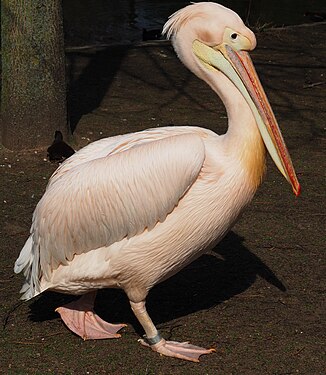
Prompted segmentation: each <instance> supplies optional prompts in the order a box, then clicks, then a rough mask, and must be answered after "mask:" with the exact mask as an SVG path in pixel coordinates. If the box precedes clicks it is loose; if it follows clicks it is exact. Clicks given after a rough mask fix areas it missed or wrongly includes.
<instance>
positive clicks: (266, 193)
mask: <svg viewBox="0 0 326 375" xmlns="http://www.w3.org/2000/svg"><path fill="white" fill-rule="evenodd" d="M325 38H326V25H325V24H319V25H315V26H300V27H292V28H285V29H272V30H266V31H264V32H261V33H259V34H258V48H257V49H256V51H254V52H253V53H252V57H253V60H254V62H255V64H256V68H257V71H258V73H259V75H260V77H261V80H262V82H263V85H264V87H265V89H266V91H267V93H268V96H269V98H270V102H271V103H272V107H273V109H274V111H275V113H276V116H277V118H278V120H279V123H280V126H281V128H282V130H283V134H284V137H285V139H286V141H287V144H288V147H289V150H290V153H291V156H292V159H293V161H294V164H295V167H296V170H297V172H298V176H299V179H300V182H301V184H302V195H301V196H300V197H299V198H295V197H294V195H293V194H292V192H291V188H290V186H289V185H288V184H287V183H286V181H285V180H284V178H283V177H282V176H281V175H280V173H279V172H278V171H277V170H276V167H275V166H274V165H272V163H271V162H270V160H269V161H268V173H267V176H266V179H265V181H264V183H263V185H262V186H261V188H260V189H259V191H258V193H257V195H256V197H255V199H254V201H253V202H252V204H251V206H250V207H249V209H248V210H247V211H246V213H245V214H244V216H243V217H242V219H241V220H240V221H239V222H238V224H237V225H236V226H235V227H234V228H233V231H232V232H231V233H230V234H229V235H228V236H227V237H226V238H225V240H224V241H223V242H222V243H221V244H220V245H219V246H218V247H216V249H214V251H212V252H210V253H209V254H208V255H205V256H203V257H201V258H200V259H198V260H197V261H196V262H194V263H193V264H191V265H190V266H189V267H187V268H186V269H184V270H183V271H182V272H180V273H179V274H178V275H176V276H175V277H173V278H171V279H169V280H168V281H166V282H164V283H162V284H160V285H158V286H156V287H155V288H154V289H153V290H152V291H151V293H150V295H149V298H148V310H149V312H150V314H151V316H152V318H153V320H154V322H155V323H157V324H158V327H159V329H160V330H161V332H162V334H163V335H164V337H165V338H168V339H172V340H183V341H185V340H189V341H191V343H194V344H197V345H201V346H205V347H214V348H216V353H215V354H212V355H209V356H203V357H202V358H201V362H200V363H199V364H193V363H188V362H184V361H180V360H177V359H173V358H166V357H160V356H159V355H157V354H156V353H154V352H152V351H151V350H149V349H146V348H143V347H141V346H140V344H139V343H137V339H138V338H139V335H141V334H142V330H141V328H140V326H139V325H138V323H137V322H136V320H135V318H134V317H133V315H132V313H131V311H130V308H129V305H128V301H127V298H126V296H125V295H124V294H123V293H122V292H121V291H117V290H105V291H102V292H100V293H99V296H98V299H97V305H96V310H97V311H98V313H99V314H100V315H101V316H102V317H103V318H105V319H107V320H109V321H110V322H124V323H127V324H128V326H127V328H125V329H124V330H123V332H122V338H121V339H119V340H103V341H101V340H99V341H82V340H81V339H80V338H78V337H77V336H75V335H74V334H72V333H70V332H69V331H68V330H67V329H66V328H65V326H64V325H63V323H62V322H61V321H60V319H59V316H58V315H57V314H56V313H55V312H54V309H55V308H56V307H57V306H59V305H60V304H62V303H64V302H65V301H68V300H69V299H70V297H69V296H68V297H67V296H63V295H59V294H55V293H44V295H42V296H40V297H38V298H35V299H34V300H32V301H29V302H27V303H23V302H20V301H19V289H20V287H21V284H22V282H23V277H22V276H21V275H13V263H14V261H15V259H16V258H17V256H18V254H19V252H20V250H21V248H22V246H23V244H24V241H25V240H26V238H27V236H28V231H29V227H30V223H31V218H32V213H33V210H34V208H35V205H36V204H37V202H38V200H39V199H40V197H41V196H42V194H43V192H44V189H45V186H46V183H47V180H48V178H49V177H50V175H51V174H52V172H53V171H54V170H55V168H56V165H54V164H51V163H49V162H48V161H46V151H45V150H34V151H31V152H9V151H8V150H4V149H0V176H1V178H0V210H1V216H0V238H1V240H0V241H1V244H0V247H1V251H0V265H1V267H0V300H1V306H0V316H1V324H2V325H1V328H0V330H1V336H0V373H4V374H46V373H53V374H119V375H120V374H164V375H168V374H226V375H229V374H235V375H238V374H277V375H288V374H307V375H317V374H325V369H326V363H325V347H326V342H325V324H324V323H325V293H324V292H325V257H324V253H325V139H324V138H323V132H324V130H325V124H326V105H325V94H326V84H325V78H326V76H325V74H326V73H325V67H326V52H325ZM67 60H68V63H69V64H68V65H69V69H68V70H69V78H70V92H71V95H70V99H69V108H70V118H71V123H72V125H73V126H74V127H75V128H76V129H75V147H76V148H79V147H81V146H82V145H85V144H87V143H89V142H91V141H94V140H96V139H99V138H102V137H105V136H111V135H115V134H119V133H125V132H130V131H136V130H140V129H144V128H148V127H155V126H163V125H168V124H174V125H186V124H187V125H199V126H203V127H209V128H211V129H213V130H214V131H216V132H217V133H222V132H224V131H225V128H226V121H227V120H226V118H225V110H224V108H223V106H222V105H221V103H220V101H219V100H217V98H216V97H215V95H214V94H213V92H211V90H210V89H209V88H208V87H206V85H205V84H203V83H202V82H200V81H199V80H198V79H197V78H195V77H194V76H193V75H192V74H191V73H189V72H188V71H187V70H186V69H185V68H184V67H183V66H182V65H181V64H180V62H179V61H178V60H177V58H176V57H175V55H174V53H173V52H172V50H171V47H170V46H169V45H168V44H166V43H162V42H161V43H159V42H157V43H156V44H155V43H154V44H148V45H142V46H138V47H130V48H127V47H115V48H107V49H102V50H98V51H94V50H83V51H79V52H76V51H75V52H73V53H72V52H69V53H68V54H67ZM51 139H52V134H51V135H49V144H50V142H51Z"/></svg>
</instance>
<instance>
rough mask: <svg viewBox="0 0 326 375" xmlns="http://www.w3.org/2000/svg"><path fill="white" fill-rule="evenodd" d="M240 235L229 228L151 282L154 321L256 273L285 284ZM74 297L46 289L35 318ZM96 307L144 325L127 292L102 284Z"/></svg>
mask: <svg viewBox="0 0 326 375" xmlns="http://www.w3.org/2000/svg"><path fill="white" fill-rule="evenodd" d="M243 240H244V239H243V238H242V237H240V236H239V235H237V234H236V233H234V232H230V233H229V234H228V235H227V236H226V237H225V238H224V240H223V241H221V242H220V243H219V245H218V246H217V247H216V248H215V249H213V251H211V252H210V253H209V254H207V255H203V256H202V257H200V258H199V259H197V260H196V261H194V262H193V263H191V264H190V265H188V266H187V267H186V268H184V269H183V270H182V271H180V272H179V273H178V274H176V275H175V276H173V277H171V278H170V279H168V280H167V281H165V282H163V283H161V284H159V285H157V286H155V287H154V288H153V289H152V291H151V292H150V294H149V296H148V298H147V309H148V312H149V314H150V316H151V318H152V319H153V321H154V322H155V324H158V325H160V324H164V323H166V322H169V321H171V320H175V319H178V318H180V317H182V316H186V315H188V314H191V313H194V312H197V311H200V310H203V309H208V308H211V307H214V306H215V305H218V304H219V303H222V302H224V301H226V300H228V299H230V298H232V297H233V296H235V295H237V294H239V293H241V292H243V291H245V290H246V289H247V288H249V287H250V286H251V285H252V284H253V283H254V282H255V280H256V277H257V276H260V277H262V278H263V279H265V280H266V281H267V282H268V283H269V284H271V285H273V286H275V287H276V288H278V289H279V290H281V291H285V290H286V288H285V286H284V285H283V283H282V282H281V281H280V280H279V279H278V278H277V276H276V275H275V274H274V272H273V271H272V270H271V269H270V268H269V267H268V266H267V265H266V264H264V263H263V262H262V261H261V260H260V259H259V258H258V257H257V256H256V255H254V254H253V253H252V252H250V251H249V250H248V249H247V248H246V247H245V246H244V245H243ZM75 298H76V297H73V296H67V295H63V294H59V293H54V292H45V293H43V295H41V297H40V298H39V299H37V300H35V301H34V302H32V303H31V305H30V319H31V320H32V321H34V322H39V321H45V320H51V319H56V318H58V314H56V313H55V311H54V310H55V308H57V307H58V306H60V305H62V304H65V303H68V302H70V301H71V300H73V299H75ZM95 310H96V311H97V313H98V314H99V315H100V316H101V317H102V318H103V319H105V320H107V321H109V322H112V323H114V322H123V323H129V324H131V325H132V326H133V327H134V328H135V330H136V331H137V333H139V334H140V333H142V329H141V327H140V326H139V323H138V322H137V321H136V318H135V317H134V315H133V314H132V312H131V309H130V305H129V302H128V299H127V296H126V295H125V293H124V292H123V291H121V290H116V289H106V290H101V291H99V293H98V296H97V299H96V305H95Z"/></svg>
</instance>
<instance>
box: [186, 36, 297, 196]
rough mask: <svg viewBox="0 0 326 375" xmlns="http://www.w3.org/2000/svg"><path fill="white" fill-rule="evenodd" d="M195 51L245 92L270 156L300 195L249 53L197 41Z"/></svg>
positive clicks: (280, 135)
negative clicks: (210, 45)
mask: <svg viewBox="0 0 326 375" xmlns="http://www.w3.org/2000/svg"><path fill="white" fill-rule="evenodd" d="M193 51H194V53H195V55H196V56H197V57H198V58H199V59H200V61H201V62H202V63H203V64H204V65H205V66H207V67H208V68H210V69H217V70H220V71H221V72H223V73H224V74H225V75H226V76H227V77H228V78H229V79H230V80H231V81H232V82H233V83H234V85H235V86H236V87H237V88H238V90H239V91H240V92H241V93H242V95H243V97H244V98H245V100H246V101H247V103H248V105H249V106H250V108H251V110H252V112H253V115H254V117H255V119H256V122H257V125H258V128H259V131H260V134H261V136H262V138H263V140H264V143H265V146H266V148H267V150H268V152H269V154H270V155H271V157H272V159H273V161H274V163H275V164H276V166H277V168H278V169H279V171H280V172H281V173H282V174H283V176H284V177H285V178H286V179H287V180H288V182H289V183H290V184H291V186H292V189H293V192H294V194H295V195H296V196H298V195H299V194H300V184H299V181H298V179H297V176H296V173H295V170H294V168H293V165H292V161H291V157H290V155H289V152H288V150H287V147H286V145H285V142H284V139H283V136H282V134H281V131H280V128H279V126H278V124H277V121H276V119H275V116H274V113H273V110H272V108H271V106H270V104H269V102H268V99H267V96H266V94H265V92H264V89H263V87H262V85H261V83H260V80H259V78H258V75H257V73H256V70H255V68H254V65H253V63H252V61H251V58H250V56H249V54H248V52H246V51H236V50H234V49H233V48H231V47H230V46H229V45H228V44H226V43H223V44H221V45H219V46H217V47H209V46H207V45H206V44H204V43H202V42H200V41H198V40H195V41H194V42H193Z"/></svg>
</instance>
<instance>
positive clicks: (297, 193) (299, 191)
mask: <svg viewBox="0 0 326 375" xmlns="http://www.w3.org/2000/svg"><path fill="white" fill-rule="evenodd" d="M294 194H295V195H296V196H297V197H298V196H299V195H300V194H301V185H300V184H298V187H297V188H296V190H294Z"/></svg>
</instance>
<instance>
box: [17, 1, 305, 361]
mask: <svg viewBox="0 0 326 375" xmlns="http://www.w3.org/2000/svg"><path fill="white" fill-rule="evenodd" d="M163 33H165V34H166V35H167V37H168V38H171V39H172V44H173V46H174V49H175V51H176V53H177V55H178V57H179V58H180V60H181V61H182V62H183V63H184V64H185V65H186V66H187V67H188V68H189V69H190V70H191V71H192V72H193V73H194V74H196V75H197V76H198V77H200V78H201V79H203V80H204V81H205V82H207V83H208V84H209V85H210V87H211V88H212V89H213V91H215V92H216V93H217V94H218V95H219V96H220V98H221V99H222V101H223V103H224V105H225V107H226V110H227V114H228V130H227V132H226V134H224V135H217V134H215V133H214V132H212V131H210V130H207V129H203V128H199V127H188V126H178V127H164V128H158V129H149V130H145V131H141V132H138V133H132V134H125V135H120V136H116V137H111V138H106V139H102V140H99V141H97V142H94V143H92V144H90V145H88V146H87V147H85V148H83V149H81V150H80V151H78V152H77V153H76V154H74V155H72V156H71V157H70V158H69V159H68V160H66V161H65V162H64V163H63V164H62V165H61V166H60V167H59V168H58V169H57V170H56V172H55V173H54V174H53V175H52V177H51V179H50V181H49V183H48V186H47V188H46V191H45V193H44V195H43V197H42V199H41V200H40V202H39V203H38V205H37V207H36V209H35V212H34V215H33V222H32V227H31V235H30V237H29V238H28V240H27V241H26V244H25V246H24V247H23V249H22V251H21V253H20V256H19V258H18V259H17V261H16V263H15V272H16V273H18V272H21V271H23V272H24V275H25V277H26V282H25V284H24V286H23V288H22V290H21V292H22V293H23V296H22V298H23V299H26V300H27V299H30V298H33V297H34V296H36V295H38V294H39V293H42V292H43V291H45V290H52V291H58V292H63V293H70V294H76V295H83V296H82V297H81V298H80V299H79V300H77V301H74V302H71V303H69V304H68V305H65V306H62V307H59V308H58V309H57V311H58V312H59V314H60V315H61V318H62V319H63V321H64V322H65V324H66V325H67V327H68V328H70V329H71V330H72V331H73V332H75V333H76V334H78V335H79V336H81V337H83V338H84V339H100V338H116V337H119V336H120V335H119V334H118V333H117V332H118V331H119V330H120V329H121V328H122V327H124V325H123V324H110V323H107V322H105V321H103V320H102V319H101V318H100V317H99V316H98V315H96V314H95V312H94V310H93V306H94V299H95V296H96V291H97V290H98V289H101V288H122V289H123V290H124V291H125V293H126V294H127V296H128V298H129V301H130V305H131V308H132V311H133V312H134V314H135V316H136V317H137V319H138V321H139V322H140V324H141V325H142V327H143V328H144V331H145V336H144V339H142V340H140V342H141V343H142V344H143V345H144V346H146V347H150V348H151V349H152V350H154V351H156V352H158V353H161V354H164V355H166V356H171V357H177V358H182V359H186V360H190V361H194V362H198V361H199V357H200V355H202V354H209V353H211V352H212V351H213V349H204V348H200V347H197V346H194V345H191V344H189V343H188V342H184V343H178V342H174V341H166V340H165V339H164V338H162V336H161V335H160V333H159V332H158V330H157V329H156V327H155V325H154V323H153V322H152V320H151V318H150V316H149V314H148V313H147V310H146V307H145V300H146V297H147V295H148V292H149V291H150V290H151V288H152V287H153V286H154V285H156V284H157V283H159V282H161V281H163V280H166V279H167V278H169V277H170V276H172V275H174V274H175V273H176V272H178V271H179V270H180V269H182V268H183V267H185V266H186V265H187V264H189V263H190V262H192V261H193V260H194V259H196V258H198V257H199V256H200V255H201V254H203V252H204V251H205V250H207V249H210V248H212V247H214V246H215V245H216V244H217V243H218V242H219V241H220V240H221V239H222V238H223V236H225V234H226V233H227V232H228V231H229V230H230V228H232V226H233V224H234V223H235V222H236V221H237V219H238V217H239V215H240V214H241V212H242V211H243V209H244V208H245V207H246V206H247V204H248V203H249V202H250V201H251V200H252V198H253V196H254V194H255V192H256V189H257V187H258V186H259V185H260V183H261V180H262V177H263V175H264V171H265V148H266V149H267V150H268V152H269V153H270V155H271V157H272V159H273V160H274V162H275V164H276V166H277V168H278V169H279V170H280V172H281V173H282V174H283V175H284V177H285V178H286V179H287V180H288V182H289V183H290V184H291V185H292V189H293V191H294V193H295V194H296V195H298V194H299V192H300V185H299V182H298V180H297V177H296V174H295V171H294V168H293V166H292V162H291V159H290V156H289V153H288V151H287V148H286V146H285V143H284V141H283V137H282V135H281V132H280V129H279V127H278V125H277V122H276V119H275V117H274V114H273V111H272V109H271V107H270V105H269V103H268V100H267V97H266V95H265V93H264V90H263V88H262V85H261V84H260V81H259V79H258V76H257V74H256V72H255V69H254V67H253V64H252V62H251V60H250V57H249V54H248V51H250V50H252V49H254V48H255V46H256V39H255V36H254V34H253V33H252V32H251V31H250V30H249V29H248V28H247V27H246V26H245V25H244V24H243V22H242V21H241V19H240V18H239V16H238V15H237V14H236V13H234V12H233V11H231V10H229V9H227V8H225V7H223V6H221V5H218V4H216V3H209V2H208V3H197V4H192V5H189V6H187V7H185V8H184V9H181V10H179V11H178V12H176V13H174V14H173V15H172V16H171V17H170V18H169V20H168V21H167V22H166V24H165V26H164V29H163Z"/></svg>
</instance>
